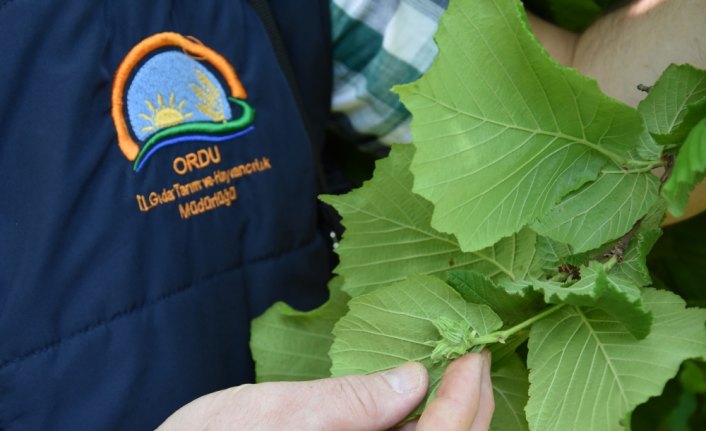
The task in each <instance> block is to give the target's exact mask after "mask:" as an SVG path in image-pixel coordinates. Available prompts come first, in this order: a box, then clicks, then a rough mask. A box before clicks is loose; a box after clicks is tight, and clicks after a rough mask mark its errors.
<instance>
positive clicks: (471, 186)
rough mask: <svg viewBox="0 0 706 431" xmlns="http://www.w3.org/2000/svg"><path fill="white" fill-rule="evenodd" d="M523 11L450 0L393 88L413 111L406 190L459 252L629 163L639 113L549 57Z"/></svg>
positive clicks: (490, 240)
mask: <svg viewBox="0 0 706 431" xmlns="http://www.w3.org/2000/svg"><path fill="white" fill-rule="evenodd" d="M523 13H524V12H523V11H522V8H521V7H520V6H519V4H517V3H515V2H510V1H498V2H495V1H493V2H479V1H471V2H451V4H450V5H449V10H448V12H447V14H446V15H445V16H444V17H443V18H442V20H441V22H440V24H439V30H438V32H437V36H436V40H437V42H438V44H439V45H440V46H442V47H443V48H444V49H441V51H440V52H439V55H438V57H437V59H436V61H435V62H434V64H433V66H432V67H431V69H430V70H429V71H428V72H427V73H426V74H425V75H424V76H423V77H422V78H421V79H419V80H418V81H416V82H414V83H412V84H408V85H405V86H402V87H400V88H399V89H398V90H397V91H398V92H399V94H400V96H401V99H402V101H403V102H404V103H405V105H406V106H407V107H408V109H409V110H410V111H411V112H413V114H414V117H413V118H414V119H413V121H412V133H413V135H414V145H415V147H416V152H415V154H414V157H413V159H412V165H411V171H412V173H413V174H414V187H413V190H414V192H416V193H418V194H420V195H421V196H423V197H424V198H426V199H428V200H429V201H431V202H432V203H433V204H434V210H433V216H432V221H431V225H432V226H433V227H434V228H435V229H437V230H439V231H441V232H448V233H452V234H454V235H455V236H456V238H457V239H458V242H459V244H460V247H461V249H462V250H464V251H475V250H479V249H482V248H485V247H488V246H491V245H492V244H495V243H496V242H497V241H498V240H500V239H501V238H503V237H505V236H508V235H512V234H514V233H516V232H518V231H519V230H520V229H522V227H524V226H526V225H527V224H529V223H532V222H534V221H535V220H537V219H541V218H542V217H545V216H547V215H548V214H549V213H550V212H551V211H552V209H553V208H554V207H555V204H556V203H557V201H559V200H561V199H562V198H563V197H565V196H566V195H567V194H568V193H570V192H572V191H574V190H577V189H578V188H579V187H581V186H582V185H584V184H586V183H588V182H590V181H593V180H596V179H597V178H598V177H599V175H600V174H601V170H602V169H604V168H605V169H606V170H608V171H621V170H622V168H624V167H625V166H626V165H628V164H630V162H635V163H639V161H634V160H632V159H631V157H633V156H632V155H631V154H632V153H636V152H637V146H638V144H639V143H640V141H641V139H642V138H643V133H644V125H643V123H642V119H641V118H640V115H639V114H638V113H637V112H636V111H635V110H633V109H631V108H629V107H627V106H625V105H623V104H622V103H618V102H616V101H614V100H612V99H610V98H608V97H607V96H605V95H604V94H603V93H601V92H600V90H599V89H598V86H597V85H596V83H595V81H591V80H589V79H588V78H586V77H584V76H581V75H579V74H578V73H577V72H576V71H575V70H573V69H569V68H564V67H561V66H558V65H557V64H556V62H555V61H554V60H552V59H550V58H549V57H548V56H547V54H546V52H545V51H544V50H543V48H541V47H540V45H539V43H538V42H537V41H536V39H535V38H534V37H533V36H532V35H531V34H530V31H529V29H528V28H527V23H526V21H525V19H524V15H523ZM498 18H501V19H498ZM440 122H443V123H444V127H439V123H440ZM635 175H649V174H648V173H642V174H635ZM586 190H588V192H589V193H590V192H591V190H593V189H586ZM646 191H649V190H646ZM600 198H601V196H595V197H594V196H592V199H593V200H600ZM616 198H618V197H616ZM587 216H588V217H592V216H593V213H592V212H590V213H589V214H588V215H587ZM598 216H600V214H598ZM633 216H634V215H633ZM572 245H574V244H572ZM574 246H577V245H574ZM578 246H579V247H580V246H581V244H578Z"/></svg>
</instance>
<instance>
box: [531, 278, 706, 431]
mask: <svg viewBox="0 0 706 431" xmlns="http://www.w3.org/2000/svg"><path fill="white" fill-rule="evenodd" d="M643 300H644V302H645V306H646V308H647V309H648V310H649V311H651V312H652V315H653V316H654V324H653V325H652V331H651V332H650V335H649V336H648V337H647V338H645V339H644V340H636V339H635V338H634V337H633V336H632V335H631V334H630V333H629V332H627V331H626V330H625V329H624V328H623V326H622V325H621V324H620V322H619V321H618V320H617V319H615V318H613V317H611V316H610V315H608V314H606V313H604V312H603V311H602V310H598V309H594V308H586V309H580V308H576V307H565V308H563V309H562V310H560V311H559V312H557V313H555V314H553V315H551V316H549V317H547V318H545V319H543V320H541V321H540V322H538V323H536V324H535V325H534V326H533V327H532V332H531V333H530V340H529V357H528V358H527V364H528V366H529V368H530V370H531V371H530V392H529V394H530V400H529V403H528V404H527V417H528V420H529V423H530V428H531V429H536V430H546V429H556V430H566V429H571V430H605V431H610V430H620V429H622V427H621V426H620V420H621V419H622V418H623V417H624V416H625V414H626V413H628V412H630V411H631V410H632V409H633V408H635V407H636V406H637V405H638V404H640V403H643V402H645V401H647V399H648V398H649V397H650V396H654V395H658V394H660V393H661V392H662V389H663V387H664V384H665V382H666V381H667V380H669V379H670V378H671V377H673V376H674V375H675V374H676V373H677V370H678V369H679V365H680V364H681V362H682V361H684V360H685V359H688V358H693V357H702V356H703V355H704V352H705V351H706V331H704V321H706V310H693V309H685V308H684V301H682V300H681V299H680V298H679V297H678V296H676V295H674V294H672V293H669V292H665V291H658V290H653V289H648V290H645V291H644V295H643ZM676 334H678V336H676Z"/></svg>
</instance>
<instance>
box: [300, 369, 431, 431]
mask: <svg viewBox="0 0 706 431" xmlns="http://www.w3.org/2000/svg"><path fill="white" fill-rule="evenodd" d="M428 379H429V378H428V375H427V371H426V369H425V368H424V367H423V366H422V365H421V364H419V363H409V364H406V365H403V366H401V367H399V368H395V369H392V370H389V371H385V372H380V373H375V374H370V375H365V376H347V377H338V378H332V379H324V380H319V381H315V382H310V383H309V385H308V388H307V389H308V390H307V391H305V393H306V394H307V395H308V400H309V401H308V403H307V405H308V407H307V408H305V410H308V411H309V412H310V414H315V415H316V421H315V423H312V425H313V427H312V428H310V429H317V430H330V429H335V430H350V431H353V430H360V431H371V430H384V429H388V428H390V427H392V426H394V425H396V424H397V423H399V422H400V421H401V420H402V419H404V418H405V416H407V415H408V414H409V413H411V412H412V410H414V408H415V407H416V406H417V405H419V403H420V402H421V401H422V399H423V398H424V396H425V395H426V391H427V386H428Z"/></svg>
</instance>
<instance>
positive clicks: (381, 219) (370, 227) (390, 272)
mask: <svg viewBox="0 0 706 431" xmlns="http://www.w3.org/2000/svg"><path fill="white" fill-rule="evenodd" d="M413 153H414V148H412V147H411V146H409V145H395V146H393V147H392V150H391V153H390V156H389V157H388V158H386V159H383V160H380V161H379V162H378V163H377V167H376V169H375V174H374V176H373V179H372V180H370V181H368V182H366V183H365V185H364V186H363V187H362V188H360V189H357V190H354V191H352V192H350V193H348V194H346V195H343V196H323V197H322V200H323V201H324V202H327V203H329V204H331V205H332V206H333V207H334V208H336V210H337V211H338V212H339V213H340V214H341V216H342V217H343V220H342V222H343V225H344V226H345V227H346V233H345V234H344V236H343V239H342V241H341V242H340V245H339V247H338V248H337V249H336V252H337V253H338V255H339V256H340V258H341V261H340V264H339V266H338V267H337V268H336V272H337V273H338V274H340V275H342V276H343V277H344V279H345V283H344V286H343V289H344V290H345V291H346V292H348V293H349V294H350V295H351V296H357V295H360V294H363V293H366V292H370V291H372V290H374V289H376V288H377V287H380V286H384V285H387V284H390V283H394V282H397V281H400V280H404V279H405V278H407V277H408V276H410V275H414V274H440V273H443V272H445V271H447V270H449V269H458V268H465V269H473V270H475V271H478V272H482V273H483V274H485V275H487V276H488V277H491V278H492V279H496V280H497V279H502V278H509V279H521V278H524V277H525V276H526V275H527V272H528V271H529V268H530V263H531V261H532V259H533V258H534V252H535V247H534V245H535V237H536V235H535V234H534V233H533V232H532V231H530V230H529V229H526V230H524V231H522V232H520V233H518V234H516V235H513V236H511V237H508V238H504V239H503V240H502V241H500V242H498V243H497V244H495V245H494V246H491V247H488V248H486V249H484V250H480V251H478V252H474V253H464V252H462V251H461V250H460V248H459V246H458V243H457V242H456V239H455V238H454V237H453V236H452V235H449V234H442V233H439V232H437V231H436V230H434V229H433V228H431V226H430V223H431V213H432V204H431V203H429V202H428V201H426V200H424V199H422V198H421V197H420V196H418V195H416V194H414V193H412V174H411V173H410V172H409V164H410V161H411V159H412V154H413Z"/></svg>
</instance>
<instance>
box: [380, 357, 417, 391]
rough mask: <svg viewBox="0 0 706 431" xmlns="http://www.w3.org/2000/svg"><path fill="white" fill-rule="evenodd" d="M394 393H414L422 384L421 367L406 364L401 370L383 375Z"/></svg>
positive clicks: (397, 369)
mask: <svg viewBox="0 0 706 431" xmlns="http://www.w3.org/2000/svg"><path fill="white" fill-rule="evenodd" d="M382 377H383V378H385V380H386V381H387V383H388V384H389V385H390V387H391V388H392V390H393V391H395V392H397V393H398V394H406V393H409V392H414V391H415V390H417V389H418V388H419V386H421V384H422V373H421V369H420V367H419V366H417V365H415V364H406V365H403V366H401V367H399V368H395V369H393V370H390V371H385V372H384V373H382Z"/></svg>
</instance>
